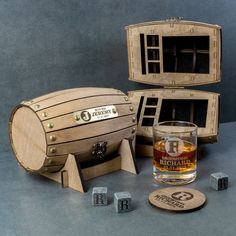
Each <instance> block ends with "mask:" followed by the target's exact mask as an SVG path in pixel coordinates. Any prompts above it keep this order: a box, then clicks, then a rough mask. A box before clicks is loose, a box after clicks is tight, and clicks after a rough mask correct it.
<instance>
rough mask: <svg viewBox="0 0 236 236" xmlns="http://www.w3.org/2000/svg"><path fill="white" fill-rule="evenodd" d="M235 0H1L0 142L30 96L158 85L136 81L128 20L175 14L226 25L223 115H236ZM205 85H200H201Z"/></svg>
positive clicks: (4, 144) (217, 88) (219, 89)
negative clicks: (130, 67)
mask: <svg viewBox="0 0 236 236" xmlns="http://www.w3.org/2000/svg"><path fill="white" fill-rule="evenodd" d="M235 12H236V1H235V0H225V1H222V0H208V1H205V0H191V1H190V0H179V1H177V0H130V1H128V0H66V1H65V0H20V1H19V0H0V76H1V78H0V94H1V100H0V111H1V115H0V135H1V138H0V145H1V150H2V151H7V150H9V147H10V146H9V141H8V118H9V115H10V111H11V110H12V109H13V107H14V106H15V105H17V104H18V103H20V102H21V101H22V100H28V99H30V98H33V97H37V96H39V95H42V94H46V93H49V92H51V91H55V90H62V89H67V88H71V87H83V86H97V87H114V88H117V89H120V90H122V91H124V92H127V91H128V90H134V89H141V88H151V86H145V85H143V84H137V83H134V82H131V81H128V63H127V48H126V35H125V31H124V27H125V26H126V25H130V24H136V23H140V22H146V21H154V20H162V19H166V18H170V17H174V16H180V17H184V19H186V20H193V21H201V22H207V23H212V24H218V25H220V26H222V28H223V64H222V82H221V83H219V84H216V85H209V86H201V88H200V89H202V90H209V91H214V92H219V93H221V95H222V96H221V122H228V121H234V120H236V109H235V108H234V107H235V104H236V96H235V95H236V81H235V77H236V63H235V62H236V59H235V55H236V47H235V42H236V26H235V23H236V14H235ZM198 89H199V87H198Z"/></svg>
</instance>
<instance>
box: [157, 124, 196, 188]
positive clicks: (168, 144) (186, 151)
mask: <svg viewBox="0 0 236 236" xmlns="http://www.w3.org/2000/svg"><path fill="white" fill-rule="evenodd" d="M196 175H197V126H196V125H195V124H193V123H191V122H185V121H164V122H160V123H158V122H156V121H155V122H154V125H153V177H154V179H155V180H156V181H157V182H159V183H166V184H172V185H181V184H188V183H190V182H192V181H194V180H195V178H196Z"/></svg>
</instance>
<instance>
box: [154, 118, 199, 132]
mask: <svg viewBox="0 0 236 236" xmlns="http://www.w3.org/2000/svg"><path fill="white" fill-rule="evenodd" d="M165 123H166V124H168V123H179V124H185V125H186V126H182V127H183V128H184V127H186V128H193V130H181V131H175V130H167V131H165V130H158V129H157V127H164V126H169V125H164V124H165ZM173 127H181V126H173ZM197 129H198V126H197V125H196V124H194V123H192V122H189V121H181V120H173V121H172V120H169V121H162V122H157V123H154V125H153V130H155V131H157V132H160V133H169V134H179V133H190V132H194V131H197Z"/></svg>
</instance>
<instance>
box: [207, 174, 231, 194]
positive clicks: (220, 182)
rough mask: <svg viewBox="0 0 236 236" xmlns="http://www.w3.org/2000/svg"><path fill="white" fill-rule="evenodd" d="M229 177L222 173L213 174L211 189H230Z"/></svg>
mask: <svg viewBox="0 0 236 236" xmlns="http://www.w3.org/2000/svg"><path fill="white" fill-rule="evenodd" d="M228 179H229V176H228V175H226V174H224V173H222V172H217V173H212V174H211V177H210V184H211V187H212V188H214V189H215V190H223V189H227V188H228V182H229V180H228Z"/></svg>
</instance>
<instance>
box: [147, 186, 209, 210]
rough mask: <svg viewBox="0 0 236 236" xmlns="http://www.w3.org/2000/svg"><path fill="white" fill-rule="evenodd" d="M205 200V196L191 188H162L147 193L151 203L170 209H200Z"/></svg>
mask: <svg viewBox="0 0 236 236" xmlns="http://www.w3.org/2000/svg"><path fill="white" fill-rule="evenodd" d="M205 202H206V196H205V195H204V194H203V193H201V192H199V191H198V190H195V189H191V188H183V187H169V188H162V189H159V190H156V191H154V192H152V193H151V194H150V195H149V203H150V204H151V205H153V206H155V207H157V208H161V209H165V210H170V211H179V212H181V211H190V210H196V209H200V207H202V206H203V205H204V203H205Z"/></svg>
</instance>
